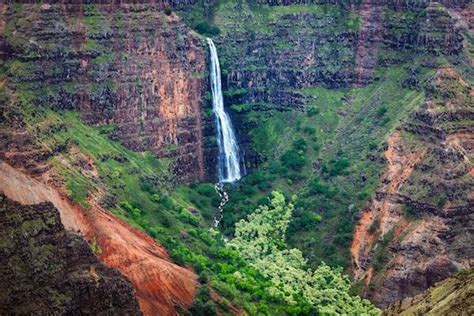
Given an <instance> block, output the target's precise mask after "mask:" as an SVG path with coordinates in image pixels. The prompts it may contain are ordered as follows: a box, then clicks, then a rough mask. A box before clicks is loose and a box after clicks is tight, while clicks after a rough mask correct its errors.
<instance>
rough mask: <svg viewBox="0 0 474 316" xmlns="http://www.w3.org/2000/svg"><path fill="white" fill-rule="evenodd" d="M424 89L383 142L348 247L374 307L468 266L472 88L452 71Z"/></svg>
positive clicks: (473, 200) (473, 198)
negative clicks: (376, 177)
mask: <svg viewBox="0 0 474 316" xmlns="http://www.w3.org/2000/svg"><path fill="white" fill-rule="evenodd" d="M425 89H426V94H427V100H426V102H425V103H424V105H423V106H422V107H421V108H420V109H418V110H417V111H415V112H414V113H413V114H412V115H411V117H410V118H409V120H408V121H407V122H406V123H405V124H404V125H403V126H402V127H401V128H400V129H399V130H398V131H396V132H394V133H392V134H391V135H390V136H389V139H388V144H387V147H386V149H385V158H386V161H387V169H386V172H385V174H384V176H383V178H382V183H381V184H380V186H379V187H378V188H377V192H376V194H375V197H374V198H372V200H371V202H370V205H369V206H368V208H367V209H366V210H364V211H363V212H362V214H361V217H360V219H359V222H358V224H357V226H356V230H355V235H354V240H353V244H352V249H351V251H352V260H353V268H354V273H355V278H356V280H360V281H361V282H363V284H364V286H365V289H366V290H365V291H366V295H368V296H369V297H371V298H372V300H373V301H374V302H375V303H376V304H378V305H380V306H388V305H389V304H391V303H393V302H394V301H396V300H400V299H404V298H405V297H410V296H414V295H416V294H418V293H421V292H422V291H424V290H425V289H427V288H428V287H430V286H432V285H433V284H435V283H436V282H438V281H441V280H443V279H445V278H446V277H448V276H449V275H451V274H452V273H453V272H455V271H457V270H459V269H463V268H464V269H467V268H472V266H473V264H474V262H473V261H472V258H473V257H474V248H473V246H472V245H473V241H474V235H473V233H472V226H473V225H474V214H473V210H474V195H473V193H474V192H473V191H472V188H473V187H474V178H473V176H474V167H473V165H472V159H473V155H474V129H473V125H472V121H473V118H474V116H473V115H474V112H473V109H472V104H473V102H474V100H473V90H472V87H471V85H470V84H469V83H467V82H466V81H464V79H463V78H462V77H461V76H460V75H459V73H457V72H456V71H455V70H454V69H452V68H443V69H440V70H438V71H437V73H436V74H435V76H434V77H433V78H432V80H431V81H430V82H429V83H428V84H427V86H426V87H425ZM448 91H449V92H448Z"/></svg>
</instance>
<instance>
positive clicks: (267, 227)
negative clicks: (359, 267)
mask: <svg viewBox="0 0 474 316" xmlns="http://www.w3.org/2000/svg"><path fill="white" fill-rule="evenodd" d="M293 201H294V199H293V200H292V201H291V202H289V203H287V202H286V201H285V197H284V195H283V194H281V193H280V192H273V193H272V198H271V200H270V205H261V206H259V207H258V208H257V209H256V210H255V212H253V213H252V214H250V215H248V216H247V218H246V219H242V220H240V221H239V222H238V223H237V224H236V227H235V237H234V239H233V240H232V241H231V242H229V243H228V244H227V245H228V247H229V248H231V249H234V250H236V251H237V252H238V253H240V255H241V256H242V258H244V259H245V260H246V261H247V262H248V263H249V264H250V266H251V267H253V268H255V269H256V270H258V271H259V272H260V273H261V274H262V275H263V276H265V277H266V278H268V279H269V280H270V281H271V285H270V286H269V288H268V289H267V290H268V293H269V295H270V296H272V297H274V298H276V299H279V300H282V301H284V302H286V303H287V304H289V305H293V306H294V305H308V304H309V305H310V306H312V307H313V308H315V309H317V310H318V312H319V313H321V314H325V315H338V314H357V315H359V314H365V315H377V314H378V312H379V311H378V309H377V308H375V307H374V306H373V305H371V303H370V302H369V301H367V300H363V299H361V298H360V297H358V296H351V295H350V294H349V290H350V287H351V284H350V280H349V278H348V277H347V276H345V275H342V273H341V270H340V269H333V268H331V267H329V266H328V265H326V264H324V263H322V264H321V265H320V266H319V267H318V268H317V269H316V270H315V271H312V270H310V269H309V268H308V266H307V262H306V260H305V259H304V257H303V255H302V253H301V251H300V250H298V249H288V248H287V247H286V245H285V234H286V230H287V228H288V224H289V222H290V220H291V215H292V212H293Z"/></svg>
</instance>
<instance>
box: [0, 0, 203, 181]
mask: <svg viewBox="0 0 474 316" xmlns="http://www.w3.org/2000/svg"><path fill="white" fill-rule="evenodd" d="M163 7H164V4H162V3H156V4H146V5H134V4H115V3H111V4H97V5H94V4H90V5H87V4H74V5H72V4H55V5H49V4H44V5H33V4H24V5H20V4H18V5H1V10H0V11H1V12H2V15H1V19H2V25H3V26H2V29H3V32H2V34H3V35H2V37H1V40H0V42H1V44H2V47H4V48H5V49H4V50H3V52H4V56H3V58H4V59H5V62H6V63H7V64H8V65H13V66H14V67H13V68H10V71H9V73H8V74H7V84H8V86H9V87H10V88H11V89H13V90H15V91H16V93H17V95H18V97H19V100H20V102H24V103H28V104H29V105H30V106H32V107H37V108H39V107H40V106H44V107H52V108H53V109H75V110H79V111H81V113H82V117H83V118H84V119H85V120H86V121H87V122H89V123H91V124H112V125H114V126H115V127H116V129H115V130H114V131H113V132H112V137H114V138H115V139H118V140H120V141H121V142H122V143H123V144H125V145H126V146H127V147H129V148H131V149H133V150H138V151H144V150H151V151H153V152H154V153H155V154H156V155H157V156H158V157H160V158H171V159H173V160H174V163H173V165H172V169H173V171H174V173H175V174H176V175H177V176H178V178H179V179H180V180H183V181H190V180H192V179H204V178H205V177H206V170H205V158H204V154H203V151H204V148H203V143H204V140H203V135H202V130H203V128H204V127H203V119H202V117H201V114H202V110H203V107H204V105H205V103H203V102H202V100H201V97H202V95H203V94H204V91H205V90H206V89H207V84H208V83H207V82H208V81H207V76H206V69H207V68H206V57H207V52H206V47H205V46H204V45H205V44H204V43H203V42H202V41H201V39H200V38H199V37H198V36H196V35H195V34H194V33H192V32H191V31H190V30H189V29H188V28H186V27H185V26H184V24H183V23H181V22H180V20H179V19H178V18H177V17H176V16H175V15H173V14H172V13H170V12H167V13H168V15H166V14H165V13H164V11H163V10H161V9H162V8H163Z"/></svg>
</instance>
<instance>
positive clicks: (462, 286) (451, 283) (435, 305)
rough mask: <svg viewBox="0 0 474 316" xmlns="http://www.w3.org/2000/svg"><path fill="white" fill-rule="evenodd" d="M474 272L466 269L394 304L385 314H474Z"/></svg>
mask: <svg viewBox="0 0 474 316" xmlns="http://www.w3.org/2000/svg"><path fill="white" fill-rule="evenodd" d="M473 313H474V272H473V270H464V271H461V272H459V273H456V274H455V275H454V276H452V277H450V278H448V279H446V280H443V281H442V282H439V283H436V284H435V285H434V286H433V287H431V288H430V289H429V290H427V291H425V292H423V293H421V294H419V295H416V296H414V297H407V298H405V299H403V300H401V301H398V302H396V303H394V304H392V305H391V306H390V307H389V308H388V309H386V310H385V311H384V312H383V315H387V316H388V315H394V316H395V315H440V316H441V315H472V314H473Z"/></svg>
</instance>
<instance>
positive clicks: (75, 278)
mask: <svg viewBox="0 0 474 316" xmlns="http://www.w3.org/2000/svg"><path fill="white" fill-rule="evenodd" d="M0 244H1V247H0V283H1V284H2V287H1V289H0V314H2V315H11V314H15V315H31V314H43V315H44V314H55V315H57V314H75V315H78V314H92V315H103V314H107V315H113V314H127V315H141V312H140V309H139V307H138V303H137V301H136V299H135V290H134V289H133V286H132V284H131V283H130V282H129V281H128V280H127V279H126V278H125V277H124V276H123V275H121V274H120V273H119V272H118V271H117V270H115V269H111V268H107V267H106V266H104V265H103V264H102V263H100V262H99V261H98V259H97V257H96V256H95V255H94V253H93V251H92V249H91V247H90V246H89V245H88V244H87V243H86V241H84V239H82V238H81V237H80V236H78V235H75V234H73V233H72V232H68V231H66V230H65V229H64V227H63V225H62V224H61V221H60V218H59V212H58V211H57V209H56V208H54V206H53V205H52V204H51V203H41V204H36V205H21V204H19V203H17V202H14V201H12V200H10V199H8V198H7V197H6V196H5V195H4V194H3V193H0Z"/></svg>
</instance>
